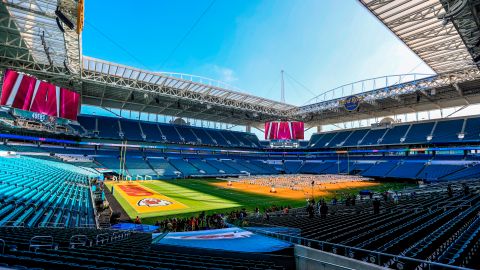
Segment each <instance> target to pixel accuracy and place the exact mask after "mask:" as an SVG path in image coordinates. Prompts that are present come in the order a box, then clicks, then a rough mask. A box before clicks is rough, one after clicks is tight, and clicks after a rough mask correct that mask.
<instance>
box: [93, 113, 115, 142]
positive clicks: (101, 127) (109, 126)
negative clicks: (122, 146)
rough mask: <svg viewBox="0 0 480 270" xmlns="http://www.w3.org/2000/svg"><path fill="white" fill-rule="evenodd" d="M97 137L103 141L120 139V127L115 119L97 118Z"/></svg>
mask: <svg viewBox="0 0 480 270" xmlns="http://www.w3.org/2000/svg"><path fill="white" fill-rule="evenodd" d="M97 124H98V135H99V136H100V137H101V138H104V139H120V126H119V122H118V119H117V118H110V117H98V119H97Z"/></svg>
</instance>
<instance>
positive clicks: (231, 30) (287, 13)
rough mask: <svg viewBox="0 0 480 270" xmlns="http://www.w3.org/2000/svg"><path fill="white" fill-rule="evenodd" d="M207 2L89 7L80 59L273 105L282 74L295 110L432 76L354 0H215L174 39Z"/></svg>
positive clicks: (147, 0)
mask: <svg viewBox="0 0 480 270" xmlns="http://www.w3.org/2000/svg"><path fill="white" fill-rule="evenodd" d="M211 3H212V0H191V1H189V0H169V1H166V0H156V1H154V0H145V1H138V3H135V4H132V2H131V1H122V0H120V1H87V3H86V6H85V8H86V13H85V14H86V15H85V28H84V32H83V53H84V55H88V56H92V57H96V58H100V59H105V60H108V61H113V62H117V63H122V64H126V65H130V66H134V67H138V68H142V69H147V70H151V71H169V72H180V73H187V74H194V75H199V76H205V77H209V78H212V79H216V80H220V81H224V82H226V83H229V84H231V85H233V86H235V87H237V88H240V89H242V90H243V91H244V92H247V93H251V94H255V95H258V96H262V97H266V98H270V99H274V100H280V71H281V70H282V69H283V70H285V72H286V74H288V76H285V88H286V101H287V102H288V103H291V104H294V105H303V104H304V103H305V102H306V101H307V100H309V99H311V98H312V97H314V96H315V95H318V94H321V93H323V92H325V91H327V90H329V89H332V88H335V87H337V86H340V85H343V84H347V83H350V82H355V81H358V80H362V79H367V78H373V77H378V76H383V75H392V74H404V73H412V72H416V73H430V74H431V73H433V71H432V70H431V69H430V68H429V67H428V66H427V65H425V64H424V63H423V62H422V61H421V60H420V59H419V58H418V57H417V56H416V55H415V54H414V53H413V52H411V51H410V49H408V48H407V47H406V46H405V45H404V44H403V43H402V42H401V41H400V40H399V39H398V38H397V37H396V36H395V35H394V34H392V33H391V32H390V31H389V30H388V29H387V28H386V27H385V26H384V25H383V24H381V23H380V21H378V20H377V19H376V18H375V17H374V16H372V15H371V14H370V13H369V12H368V11H367V10H366V9H365V8H364V7H363V6H362V5H361V4H360V3H359V2H358V1H356V0H341V1H339V0H264V1H259V0H248V1H246V0H216V1H215V2H214V4H213V5H212V6H211V8H210V9H208V12H207V13H205V15H204V16H203V17H202V19H201V20H200V21H199V22H198V24H196V26H195V28H193V30H192V31H191V32H190V34H189V35H188V36H186V38H185V39H184V40H183V42H181V43H180V41H181V40H182V38H183V37H184V36H185V35H186V33H187V32H188V31H189V29H191V27H192V25H193V24H194V22H195V21H196V20H197V19H198V18H199V17H200V15H201V14H202V12H203V11H204V10H205V9H206V8H207V7H208V6H209V5H210V4H211ZM179 44H180V46H178V45H179ZM169 56H170V57H169ZM292 78H293V79H292ZM299 83H300V84H302V86H300V84H299ZM305 88H307V89H308V90H307V89H305ZM85 111H87V110H85ZM313 131H314V130H310V131H309V132H308V133H307V134H306V139H308V138H309V135H310V134H311V133H312V132H313ZM256 133H257V135H259V136H260V137H261V136H262V135H261V134H260V133H259V132H257V131H256Z"/></svg>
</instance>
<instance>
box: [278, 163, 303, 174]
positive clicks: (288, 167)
mask: <svg viewBox="0 0 480 270" xmlns="http://www.w3.org/2000/svg"><path fill="white" fill-rule="evenodd" d="M302 165H303V161H302V160H285V162H284V163H283V167H284V170H285V173H292V174H293V173H297V172H298V170H299V169H300V168H301V167H302Z"/></svg>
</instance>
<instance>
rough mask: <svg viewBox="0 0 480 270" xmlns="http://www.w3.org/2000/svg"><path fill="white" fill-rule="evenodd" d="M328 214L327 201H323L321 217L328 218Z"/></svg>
mask: <svg viewBox="0 0 480 270" xmlns="http://www.w3.org/2000/svg"><path fill="white" fill-rule="evenodd" d="M327 214H328V206H327V204H326V203H322V205H321V206H320V217H321V218H322V219H323V218H327Z"/></svg>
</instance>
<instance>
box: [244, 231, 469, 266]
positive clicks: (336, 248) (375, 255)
mask: <svg viewBox="0 0 480 270" xmlns="http://www.w3.org/2000/svg"><path fill="white" fill-rule="evenodd" d="M244 229H245V230H249V231H251V232H254V233H260V234H263V235H266V236H270V237H275V238H277V239H281V240H284V241H288V242H290V243H293V244H299V245H303V246H308V247H311V248H315V245H312V244H316V246H317V247H318V248H316V249H319V250H322V251H325V252H329V251H328V250H325V246H330V247H331V249H332V251H331V253H334V254H337V255H342V254H339V252H340V250H342V249H343V250H344V251H345V253H344V256H347V257H350V258H354V257H355V252H361V253H366V254H368V257H369V262H370V263H373V264H376V265H380V266H383V265H382V264H381V258H382V257H387V258H389V259H388V260H387V261H392V260H393V262H396V263H397V266H398V268H399V269H400V267H402V266H403V261H405V262H414V263H417V264H419V265H420V264H425V265H427V266H428V267H427V268H424V269H432V266H434V267H438V268H439V269H452V270H466V269H469V268H464V267H459V266H454V265H447V264H442V263H436V262H431V261H425V260H419V259H415V258H410V257H405V256H401V255H394V254H389V253H383V252H378V251H372V250H366V249H362V248H356V247H350V246H346V245H342V244H334V243H329V242H325V241H320V240H312V239H307V238H305V237H301V236H292V235H286V234H282V233H275V232H269V231H265V230H261V229H253V228H248V227H246V228H244ZM400 260H401V261H400ZM385 262H386V261H385ZM400 264H401V266H400Z"/></svg>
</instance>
